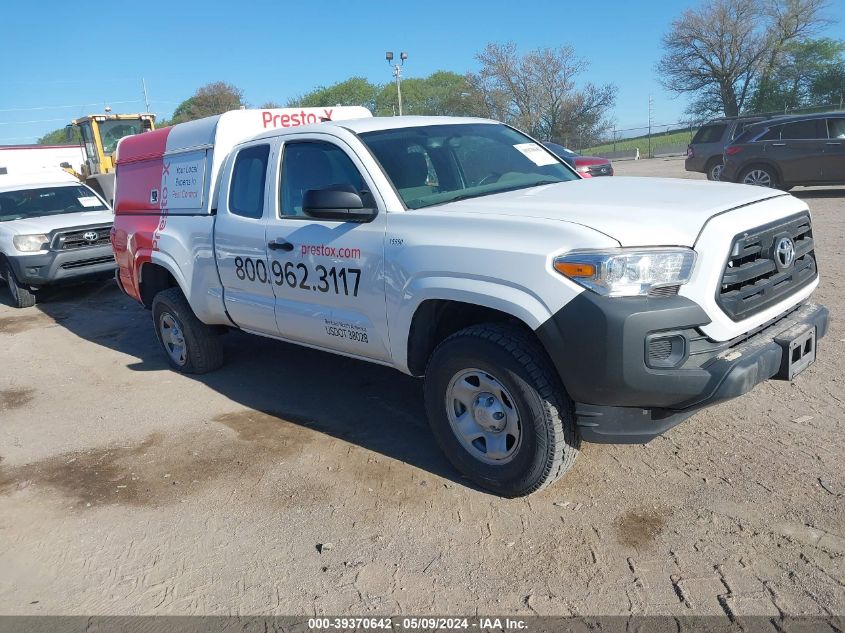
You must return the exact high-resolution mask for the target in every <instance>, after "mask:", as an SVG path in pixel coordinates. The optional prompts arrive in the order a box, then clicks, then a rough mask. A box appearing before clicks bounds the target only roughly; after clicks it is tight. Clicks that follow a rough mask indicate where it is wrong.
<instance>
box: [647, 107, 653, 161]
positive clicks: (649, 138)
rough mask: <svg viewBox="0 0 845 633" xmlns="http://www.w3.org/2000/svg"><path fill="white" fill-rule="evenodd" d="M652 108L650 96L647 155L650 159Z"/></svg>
mask: <svg viewBox="0 0 845 633" xmlns="http://www.w3.org/2000/svg"><path fill="white" fill-rule="evenodd" d="M653 106H654V100H653V99H652V98H651V95H648V154H647V155H646V157H647V158H651V111H652V108H653Z"/></svg>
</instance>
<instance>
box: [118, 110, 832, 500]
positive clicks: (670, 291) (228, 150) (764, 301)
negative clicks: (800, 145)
mask: <svg viewBox="0 0 845 633" xmlns="http://www.w3.org/2000/svg"><path fill="white" fill-rule="evenodd" d="M338 110H340V109H338ZM338 114H339V113H338V112H337V111H336V112H335V115H338ZM340 114H345V115H350V116H351V115H352V114H354V112H348V111H345V112H341V113H340ZM330 118H331V119H332V120H331V121H327V122H325V123H320V124H316V125H306V126H301V127H294V128H291V129H274V130H270V131H265V132H262V128H261V126H260V125H259V123H260V121H261V119H260V117H258V116H256V113H253V112H251V111H238V112H230V113H227V114H223V115H222V116H218V117H210V118H208V119H203V120H200V121H194V122H191V123H188V124H182V125H177V126H174V127H172V128H166V129H163V130H157V131H155V132H150V133H147V134H142V135H138V136H132V137H128V138H126V139H124V140H123V141H121V144H120V146H119V148H118V158H117V185H118V186H117V201H116V205H117V206H116V221H115V227H114V231H113V235H112V244H113V247H114V251H115V255H116V258H117V261H118V264H119V276H118V279H119V283H120V285H121V286H122V288H123V289H124V290H125V292H126V293H127V294H129V295H130V296H131V297H133V298H135V299H136V300H138V301H139V302H141V303H142V304H143V305H144V306H146V307H147V308H149V309H150V310H151V311H152V316H153V324H154V327H155V331H156V334H157V336H158V338H159V341H160V342H161V345H162V348H163V350H164V352H165V354H166V356H167V359H168V361H169V362H170V365H171V366H172V367H173V368H174V369H175V370H177V371H180V372H185V373H203V372H207V371H211V370H213V369H216V368H217V367H219V366H220V365H221V364H222V363H223V356H224V354H223V347H222V343H221V339H220V336H219V334H220V333H221V331H223V330H225V329H226V328H239V329H241V330H244V331H246V332H250V333H253V334H258V335H261V336H266V337H270V338H274V339H279V340H284V341H289V342H293V343H297V344H300V345H303V346H307V347H313V348H317V349H321V350H325V351H328V352H332V353H335V354H340V355H344V356H351V357H354V358H358V359H362V360H366V361H371V362H374V363H379V364H383V365H387V366H390V367H394V368H396V369H398V370H399V371H402V372H404V373H406V374H410V375H413V376H424V378H425V383H424V391H425V403H426V409H427V412H428V417H429V422H430V424H431V428H432V430H433V433H434V436H435V437H436V438H437V441H438V442H439V444H440V446H441V447H442V449H443V451H444V452H445V454H446V456H447V457H448V458H449V460H450V461H451V462H452V463H453V464H454V465H455V467H456V468H457V469H459V470H460V471H461V472H463V473H464V474H466V476H467V477H469V478H471V479H472V480H473V481H475V482H477V483H478V484H479V485H481V486H484V487H486V488H489V489H491V490H494V491H496V492H498V493H500V494H502V495H508V496H516V495H525V494H528V493H532V492H534V491H536V490H539V489H541V488H543V487H544V486H547V485H548V484H550V483H551V482H552V481H554V480H555V479H557V478H558V477H560V476H561V475H562V474H563V473H564V472H566V471H567V470H568V469H569V468H570V466H571V465H572V463H573V461H574V459H575V457H576V455H577V454H578V450H579V443H580V441H581V440H582V439H583V440H588V441H596V442H626V443H627V442H647V441H649V440H650V439H652V438H654V437H655V436H657V435H659V434H661V433H663V432H665V431H666V430H667V429H669V428H671V427H672V426H674V425H676V424H678V423H679V422H681V421H682V420H684V419H686V418H688V417H689V416H690V415H692V414H693V413H695V412H696V411H698V410H700V409H701V408H702V407H705V406H708V405H711V404H714V403H716V402H721V401H723V400H726V399H729V398H734V397H737V396H740V395H742V394H744V393H746V392H747V391H749V390H750V389H751V388H752V387H753V386H754V385H755V384H757V383H759V382H762V381H764V380H767V379H769V378H779V379H792V378H793V377H794V376H795V375H796V374H798V373H799V372H801V371H802V370H804V369H805V368H806V367H807V366H808V365H809V364H810V363H812V362H813V361H814V360H815V354H816V341H817V340H818V339H820V338H821V337H823V336H824V335H825V333H826V331H827V327H828V312H827V309H826V308H824V307H823V306H821V305H816V304H813V303H810V302H809V297H810V295H811V294H812V292H813V290H814V289H815V287H816V285H817V284H818V273H817V271H816V259H815V250H814V242H813V229H812V223H811V220H810V213H809V210H808V208H807V205H806V204H805V203H804V202H802V201H801V200H798V199H796V198H793V197H791V196H789V195H785V194H782V193H780V192H776V191H773V190H767V189H762V188H760V187H747V186H743V185H732V184H722V185H720V186H713V185H711V184H709V183H705V182H697V181H684V180H664V179H648V178H619V177H617V178H598V179H594V180H592V181H591V182H585V181H584V180H582V179H581V178H579V177H578V176H577V174H575V173H574V172H573V171H572V170H571V168H569V167H567V166H566V165H565V164H564V163H563V162H562V161H561V160H560V159H559V158H558V157H557V156H555V155H554V154H553V153H552V152H550V151H549V150H547V149H546V148H545V147H543V146H542V145H540V144H538V143H536V142H534V141H533V140H532V139H531V138H529V137H528V136H525V135H523V134H522V133H520V132H518V131H516V130H514V129H512V128H510V127H508V126H505V125H503V124H500V123H497V122H495V121H489V120H484V119H465V118H450V117H410V116H406V117H389V118H362V119H358V120H344V121H336V120H334V119H336V118H338V117H337V116H332V117H330ZM165 192H167V194H165ZM667 218H671V221H667ZM314 379H315V380H323V381H325V383H326V392H327V396H328V395H329V394H330V392H331V389H332V386H331V381H332V380H342V376H339V375H327V374H323V375H321V376H314Z"/></svg>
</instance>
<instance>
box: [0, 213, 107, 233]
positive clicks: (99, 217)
mask: <svg viewBox="0 0 845 633" xmlns="http://www.w3.org/2000/svg"><path fill="white" fill-rule="evenodd" d="M112 222H114V214H113V213H112V212H111V211H108V210H106V211H81V212H79V213H60V214H58V215H44V216H41V217H38V218H26V219H24V220H9V221H8V222H0V229H5V230H6V231H9V232H11V233H14V234H15V235H38V234H40V233H51V232H52V231H56V230H63V229H73V228H76V227H78V226H90V225H92V224H94V225H96V224H111V223H112Z"/></svg>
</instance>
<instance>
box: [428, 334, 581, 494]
mask: <svg viewBox="0 0 845 633" xmlns="http://www.w3.org/2000/svg"><path fill="white" fill-rule="evenodd" d="M425 402H426V410H427V412H428V418H429V422H430V424H431V428H432V431H433V433H434V436H435V438H436V439H437V442H438V444H439V445H440V447H441V448H442V449H443V452H444V453H445V454H446V457H447V458H448V459H449V461H450V462H451V463H452V464H453V465H454V466H455V468H457V469H458V470H459V471H460V472H462V473H463V474H464V475H466V476H467V477H468V478H469V479H471V480H472V481H474V482H475V483H477V484H478V485H480V486H482V487H484V488H487V489H489V490H492V491H494V492H496V493H498V494H501V495H504V496H507V497H517V496H522V495H527V494H531V493H533V492H536V491H538V490H540V489H542V488H545V487H546V486H548V485H549V484H551V483H552V482H554V481H555V480H557V479H558V478H559V477H560V476H561V475H562V474H563V473H564V472H566V471H567V470H568V469H569V468H570V467H571V466H572V464H573V463H574V461H575V458H576V456H577V455H578V446H579V438H578V433H577V431H576V428H575V421H574V416H573V408H572V402H571V401H570V400H569V398H568V396H567V395H566V393H565V392H564V390H563V387H562V386H561V384H560V381H559V380H558V378H557V375H556V374H555V373H554V371H553V370H552V369H551V367H550V364H549V362H548V359H547V358H546V355H545V352H544V351H543V349H542V348H541V347H540V345H539V344H538V343H537V342H536V341H535V340H534V339H533V338H532V337H531V336H530V335H529V334H528V333H526V332H524V331H522V330H521V329H519V328H516V327H512V326H507V325H500V324H486V325H477V326H472V327H469V328H466V329H464V330H461V331H460V332H458V333H456V334H454V335H452V336H451V337H449V338H447V339H446V340H445V341H443V343H441V344H440V345H439V346H438V347H437V349H436V350H435V351H434V353H433V354H432V356H431V359H430V360H429V363H428V367H427V370H426V377H425Z"/></svg>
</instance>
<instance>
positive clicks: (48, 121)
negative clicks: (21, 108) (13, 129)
mask: <svg viewBox="0 0 845 633" xmlns="http://www.w3.org/2000/svg"><path fill="white" fill-rule="evenodd" d="M56 121H67V119H37V120H35V121H0V125H27V124H29V123H54V122H56Z"/></svg>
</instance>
